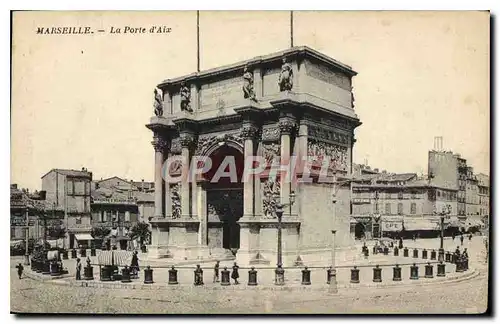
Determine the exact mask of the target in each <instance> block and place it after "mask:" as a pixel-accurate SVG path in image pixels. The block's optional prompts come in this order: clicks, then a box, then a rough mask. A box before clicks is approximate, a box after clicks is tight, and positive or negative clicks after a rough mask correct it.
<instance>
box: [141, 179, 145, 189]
mask: <svg viewBox="0 0 500 324" xmlns="http://www.w3.org/2000/svg"><path fill="white" fill-rule="evenodd" d="M141 191H144V179H142V180H141Z"/></svg>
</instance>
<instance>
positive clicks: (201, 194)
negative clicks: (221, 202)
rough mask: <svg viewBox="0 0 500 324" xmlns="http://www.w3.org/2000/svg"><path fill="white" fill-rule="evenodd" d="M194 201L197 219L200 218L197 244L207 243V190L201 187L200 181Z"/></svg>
mask: <svg viewBox="0 0 500 324" xmlns="http://www.w3.org/2000/svg"><path fill="white" fill-rule="evenodd" d="M196 193H197V195H196V202H197V211H198V219H199V220H200V230H199V233H198V234H199V235H198V244H202V245H206V244H207V241H208V240H207V232H208V224H207V221H208V216H207V192H206V190H205V189H204V188H203V187H202V185H201V183H197V188H196Z"/></svg>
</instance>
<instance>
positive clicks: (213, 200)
mask: <svg viewBox="0 0 500 324" xmlns="http://www.w3.org/2000/svg"><path fill="white" fill-rule="evenodd" d="M226 157H234V162H235V165H232V166H231V167H235V170H236V179H231V178H230V177H221V178H219V179H217V178H216V177H215V175H216V172H217V170H218V169H219V167H220V165H221V163H223V162H224V159H225V158H226ZM210 158H211V159H212V167H211V169H210V170H209V171H208V172H207V173H205V174H204V178H205V179H206V180H207V182H208V183H207V187H206V189H207V211H208V212H210V213H213V214H216V217H217V218H218V220H219V221H220V222H221V223H222V224H221V225H222V228H221V230H222V248H224V249H226V250H231V252H232V253H233V254H236V251H237V250H238V249H239V247H240V225H239V224H238V220H239V219H240V218H241V217H242V216H243V183H242V182H241V177H242V174H243V166H244V158H243V154H242V153H241V152H240V151H239V150H238V149H236V148H234V147H231V146H228V145H223V146H221V147H220V148H218V149H217V150H216V151H215V152H214V153H213V154H212V155H211V156H210ZM226 161H227V160H226ZM231 167H230V166H226V168H225V169H224V171H225V172H228V171H231V170H230V168H231ZM219 171H220V170H219ZM231 180H236V181H231Z"/></svg>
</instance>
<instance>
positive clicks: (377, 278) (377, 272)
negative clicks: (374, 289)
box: [373, 264, 382, 282]
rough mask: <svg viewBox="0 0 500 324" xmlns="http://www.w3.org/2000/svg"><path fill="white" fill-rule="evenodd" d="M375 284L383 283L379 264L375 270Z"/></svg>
mask: <svg viewBox="0 0 500 324" xmlns="http://www.w3.org/2000/svg"><path fill="white" fill-rule="evenodd" d="M373 282H382V269H381V268H379V266H378V264H377V265H376V266H375V268H373Z"/></svg>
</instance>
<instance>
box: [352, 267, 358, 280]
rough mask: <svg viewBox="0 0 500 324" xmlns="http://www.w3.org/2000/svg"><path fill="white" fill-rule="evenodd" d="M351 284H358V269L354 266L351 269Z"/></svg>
mask: <svg viewBox="0 0 500 324" xmlns="http://www.w3.org/2000/svg"><path fill="white" fill-rule="evenodd" d="M351 283H359V269H358V267H356V266H354V268H352V269H351Z"/></svg>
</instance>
